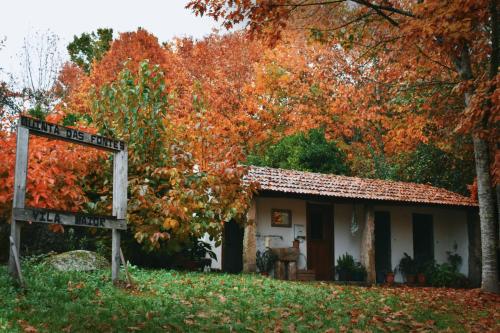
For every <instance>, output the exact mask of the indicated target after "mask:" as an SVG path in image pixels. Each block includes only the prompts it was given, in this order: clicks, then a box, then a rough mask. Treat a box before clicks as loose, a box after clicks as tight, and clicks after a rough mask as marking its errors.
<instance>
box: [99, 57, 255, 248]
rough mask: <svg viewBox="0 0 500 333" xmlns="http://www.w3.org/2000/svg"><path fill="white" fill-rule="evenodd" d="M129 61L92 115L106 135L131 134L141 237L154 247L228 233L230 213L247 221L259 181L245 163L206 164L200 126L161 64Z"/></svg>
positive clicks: (133, 198) (132, 199) (132, 211)
mask: <svg viewBox="0 0 500 333" xmlns="http://www.w3.org/2000/svg"><path fill="white" fill-rule="evenodd" d="M139 66H140V68H139V69H138V70H137V71H134V72H135V73H134V72H132V71H131V70H129V69H127V68H125V69H124V70H123V71H122V72H121V73H120V74H119V75H118V78H117V80H116V82H113V83H110V84H105V85H103V86H102V88H101V89H100V90H99V91H96V93H95V95H94V96H93V98H92V101H93V102H92V119H93V122H94V123H95V125H96V126H97V127H98V128H100V129H101V132H102V133H103V134H105V135H109V136H115V137H120V138H123V139H124V140H125V141H127V142H128V149H129V156H130V157H129V165H130V167H129V192H130V196H129V213H128V220H129V221H130V224H131V227H132V229H133V231H134V234H135V237H136V239H137V240H138V241H139V242H145V243H146V244H148V245H149V246H151V247H159V246H160V244H162V243H163V244H165V243H164V242H162V241H164V240H169V239H171V242H167V243H166V245H167V246H172V245H173V244H175V241H182V240H186V239H188V238H189V237H193V236H194V237H201V236H203V235H204V234H205V233H208V234H210V235H211V236H213V237H214V238H215V239H218V240H220V235H221V228H222V226H223V224H224V222H226V221H229V220H232V219H234V220H241V219H242V217H243V216H244V214H245V212H246V209H247V207H248V204H249V197H250V196H249V194H250V193H251V188H243V187H242V186H241V178H242V171H243V170H242V168H241V167H237V166H236V165H234V166H233V167H232V168H230V167H228V166H226V165H224V163H222V164H219V165H220V166H222V168H219V167H217V165H215V164H211V165H208V166H207V167H206V168H201V166H200V162H201V161H200V160H199V159H198V158H197V156H196V155H194V154H193V153H192V151H193V148H194V146H196V132H194V131H192V130H191V127H190V126H188V125H189V123H188V124H183V123H182V122H181V121H179V118H178V117H176V115H175V109H174V106H175V103H174V100H175V99H176V98H177V96H176V95H175V94H174V93H169V91H172V90H175V89H170V88H169V87H167V86H166V81H167V80H166V79H165V73H163V72H162V70H161V67H160V65H150V64H149V62H148V61H144V62H141V63H140V64H139Z"/></svg>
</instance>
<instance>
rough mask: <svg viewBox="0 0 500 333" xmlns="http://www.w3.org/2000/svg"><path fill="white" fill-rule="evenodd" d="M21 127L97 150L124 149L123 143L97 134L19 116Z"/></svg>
mask: <svg viewBox="0 0 500 333" xmlns="http://www.w3.org/2000/svg"><path fill="white" fill-rule="evenodd" d="M21 126H23V127H26V128H28V129H29V130H30V131H33V134H39V135H40V134H41V135H44V136H48V137H54V138H57V139H63V140H66V141H76V142H78V143H83V144H87V145H91V146H95V147H99V148H104V149H109V150H116V151H121V150H124V149H125V142H123V141H121V140H115V139H110V138H106V137H103V136H100V135H97V134H91V133H87V132H82V131H79V130H77V129H73V128H69V127H65V126H61V125H57V124H53V123H49V122H46V121H44V120H40V119H34V118H30V117H26V116H21Z"/></svg>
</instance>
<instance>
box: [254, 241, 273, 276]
mask: <svg viewBox="0 0 500 333" xmlns="http://www.w3.org/2000/svg"><path fill="white" fill-rule="evenodd" d="M276 259H277V257H276V255H275V254H274V253H273V251H271V249H270V248H266V250H265V251H263V252H260V251H257V257H256V262H255V263H256V265H257V268H258V269H259V272H260V274H262V275H264V276H269V272H270V271H271V270H272V269H273V266H274V263H275V262H276Z"/></svg>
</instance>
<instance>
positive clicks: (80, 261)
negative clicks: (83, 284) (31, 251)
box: [45, 250, 109, 272]
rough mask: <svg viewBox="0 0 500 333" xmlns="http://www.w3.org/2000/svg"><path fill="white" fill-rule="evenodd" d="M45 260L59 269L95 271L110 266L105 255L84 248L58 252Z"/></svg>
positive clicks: (64, 270)
mask: <svg viewBox="0 0 500 333" xmlns="http://www.w3.org/2000/svg"><path fill="white" fill-rule="evenodd" d="M45 262H46V263H47V264H48V265H50V266H52V267H54V268H55V269H57V270H59V271H63V272H66V271H93V270H96V269H102V268H107V267H109V262H108V261H107V260H106V258H104V257H103V256H101V255H99V254H97V253H95V252H91V251H84V250H76V251H70V252H64V253H60V254H56V255H53V256H50V257H48V258H47V259H45Z"/></svg>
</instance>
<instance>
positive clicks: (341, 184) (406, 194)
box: [244, 166, 477, 206]
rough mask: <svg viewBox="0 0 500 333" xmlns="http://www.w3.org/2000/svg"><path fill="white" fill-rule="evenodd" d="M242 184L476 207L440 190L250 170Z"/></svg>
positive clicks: (317, 175) (420, 185) (341, 178)
mask: <svg viewBox="0 0 500 333" xmlns="http://www.w3.org/2000/svg"><path fill="white" fill-rule="evenodd" d="M244 181H245V182H246V183H249V182H257V183H259V184H260V190H267V191H277V192H284V193H300V194H312V195H321V196H330V197H337V198H357V199H371V200H383V201H403V202H413V203H424V204H438V205H453V206H477V203H476V202H475V201H474V200H472V199H470V198H467V197H464V196H462V195H460V194H457V193H454V192H450V191H448V190H445V189H443V188H439V187H434V186H430V185H425V184H415V183H405V182H396V181H388V180H380V179H367V178H357V177H347V176H337V175H331V174H321V173H313V172H304V171H295V170H284V169H274V168H267V167H256V166H251V167H250V168H249V170H248V175H247V176H246V177H245V179H244Z"/></svg>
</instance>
